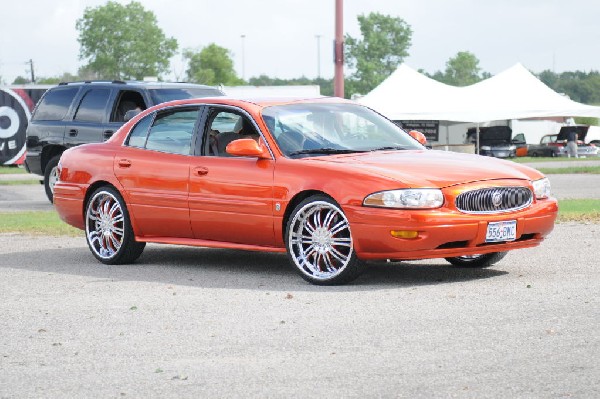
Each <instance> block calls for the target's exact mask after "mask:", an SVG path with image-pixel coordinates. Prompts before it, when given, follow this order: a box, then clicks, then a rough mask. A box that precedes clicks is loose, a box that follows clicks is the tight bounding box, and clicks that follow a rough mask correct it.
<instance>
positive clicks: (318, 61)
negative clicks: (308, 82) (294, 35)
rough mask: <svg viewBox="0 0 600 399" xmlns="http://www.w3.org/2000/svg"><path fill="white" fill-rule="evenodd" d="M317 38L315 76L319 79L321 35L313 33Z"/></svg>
mask: <svg viewBox="0 0 600 399" xmlns="http://www.w3.org/2000/svg"><path fill="white" fill-rule="evenodd" d="M315 37H316V38H317V78H319V79H321V35H315Z"/></svg>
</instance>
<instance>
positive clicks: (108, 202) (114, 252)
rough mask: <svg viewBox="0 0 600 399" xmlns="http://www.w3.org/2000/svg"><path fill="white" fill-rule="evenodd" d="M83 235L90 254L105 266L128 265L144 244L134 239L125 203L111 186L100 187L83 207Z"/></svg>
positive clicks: (139, 252) (142, 249) (139, 253)
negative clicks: (84, 211)
mask: <svg viewBox="0 0 600 399" xmlns="http://www.w3.org/2000/svg"><path fill="white" fill-rule="evenodd" d="M85 236H86V240H87V243H88V246H89V247H90V250H91V251H92V254H94V256H95V257H96V259H98V260H99V261H100V262H102V263H104V264H107V265H118V264H124V263H131V262H133V261H134V260H136V259H137V258H139V257H140V255H141V254H142V251H144V247H145V246H146V243H145V242H137V241H136V240H135V237H134V234H133V229H132V228H131V222H130V220H129V214H128V213H127V208H126V206H125V201H124V200H123V198H122V197H121V195H120V194H119V193H118V192H117V190H115V189H114V188H113V187H110V186H105V187H100V188H98V189H97V190H96V191H94V192H93V193H92V195H91V196H90V200H89V201H88V203H87V205H86V213H85Z"/></svg>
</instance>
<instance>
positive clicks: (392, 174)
mask: <svg viewBox="0 0 600 399" xmlns="http://www.w3.org/2000/svg"><path fill="white" fill-rule="evenodd" d="M305 159H306V160H308V159H309V158H305ZM310 160H311V161H318V162H332V163H337V164H347V167H344V168H345V169H359V170H360V171H365V172H368V173H370V174H375V175H379V176H382V177H386V178H389V179H392V180H395V181H398V182H401V183H403V185H406V187H425V188H427V187H436V188H443V187H448V186H453V185H456V184H462V183H470V182H477V181H485V180H496V179H526V180H536V179H540V178H542V177H543V175H542V174H541V173H540V172H538V171H537V170H535V169H532V168H530V167H527V166H525V165H520V164H517V163H514V162H512V161H504V160H500V159H496V158H490V157H484V156H479V155H471V154H459V153H454V152H446V151H436V150H413V151H385V152H383V151H378V152H371V153H358V154H351V155H336V156H327V157H314V158H310ZM357 172H358V171H357Z"/></svg>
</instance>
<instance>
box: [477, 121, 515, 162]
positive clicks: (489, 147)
mask: <svg viewBox="0 0 600 399" xmlns="http://www.w3.org/2000/svg"><path fill="white" fill-rule="evenodd" d="M467 142H468V143H472V144H475V145H477V129H476V128H474V127H472V128H469V129H468V130H467ZM519 144H521V143H519ZM478 153H479V155H487V156H490V157H496V158H513V157H515V156H516V155H517V145H516V143H515V142H513V140H512V129H511V128H510V127H508V126H489V127H480V128H479V152H478Z"/></svg>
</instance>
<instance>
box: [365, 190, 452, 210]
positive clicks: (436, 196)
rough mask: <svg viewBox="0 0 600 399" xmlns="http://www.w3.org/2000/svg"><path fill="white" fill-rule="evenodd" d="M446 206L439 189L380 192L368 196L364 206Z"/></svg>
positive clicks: (422, 207) (420, 207)
mask: <svg viewBox="0 0 600 399" xmlns="http://www.w3.org/2000/svg"><path fill="white" fill-rule="evenodd" d="M443 204H444V195H443V194H442V191H441V190H439V189H437V188H421V189H418V188H409V189H404V190H391V191H380V192H378V193H373V194H371V195H368V196H367V197H366V198H365V199H364V201H363V205H364V206H377V207H383V208H410V209H424V208H439V207H440V206H442V205H443Z"/></svg>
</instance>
